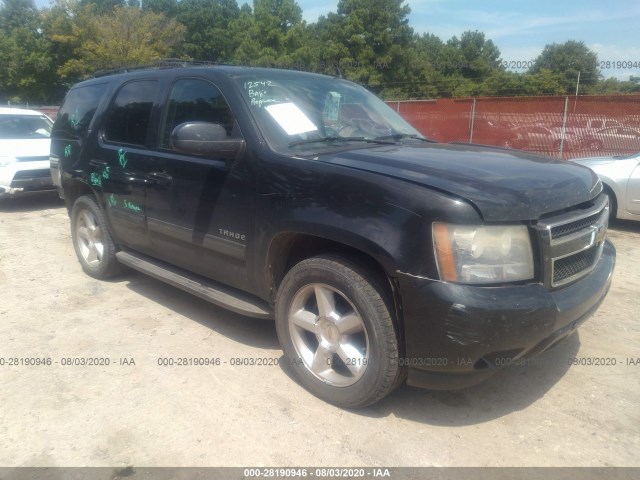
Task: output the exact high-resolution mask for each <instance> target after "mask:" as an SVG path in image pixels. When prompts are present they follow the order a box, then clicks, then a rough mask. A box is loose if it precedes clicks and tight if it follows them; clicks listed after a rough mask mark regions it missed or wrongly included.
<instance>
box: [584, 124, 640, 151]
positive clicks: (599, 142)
mask: <svg viewBox="0 0 640 480" xmlns="http://www.w3.org/2000/svg"><path fill="white" fill-rule="evenodd" d="M581 144H582V146H583V147H584V148H588V149H589V150H594V151H603V150H604V151H611V152H632V151H638V150H640V130H636V129H634V128H629V127H623V126H619V127H608V128H603V129H601V130H597V131H595V132H592V133H588V134H586V135H584V136H583V137H582V139H581Z"/></svg>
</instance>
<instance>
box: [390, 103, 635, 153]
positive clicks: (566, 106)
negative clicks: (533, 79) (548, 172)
mask: <svg viewBox="0 0 640 480" xmlns="http://www.w3.org/2000/svg"><path fill="white" fill-rule="evenodd" d="M387 103H388V104H389V105H390V106H391V107H392V108H394V109H395V110H396V111H397V112H398V113H400V115H402V116H403V117H404V118H405V120H407V121H408V122H409V123H411V124H412V125H413V126H414V127H415V128H416V129H417V130H419V131H420V132H421V133H422V134H423V135H425V136H426V137H428V138H431V139H433V140H437V141H439V142H465V143H479V144H485V145H493V146H498V147H505V148H515V149H520V150H526V151H530V152H534V153H539V154H544V155H548V156H551V157H554V158H561V159H565V160H566V159H570V158H577V157H592V156H604V155H628V154H631V153H636V152H639V151H640V95H609V96H563V97H485V98H464V99H449V98H447V99H438V100H409V101H397V102H394V101H389V102H387Z"/></svg>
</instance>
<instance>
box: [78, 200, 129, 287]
mask: <svg viewBox="0 0 640 480" xmlns="http://www.w3.org/2000/svg"><path fill="white" fill-rule="evenodd" d="M71 238H72V240H73V248H74V250H75V251H76V256H77V257H78V260H79V261H80V265H81V266H82V270H84V272H85V273H86V274H87V275H89V276H91V277H93V278H97V279H100V280H103V279H107V278H110V277H113V276H114V275H117V274H118V273H121V272H122V271H123V269H124V267H123V266H122V264H121V263H119V262H118V260H117V259H116V252H117V251H118V250H117V248H116V246H115V244H114V242H113V239H112V237H111V234H110V232H109V225H108V223H107V221H106V219H105V217H104V214H103V213H102V210H100V207H99V206H98V204H97V203H96V201H95V199H94V198H93V197H90V196H82V197H79V198H78V199H77V200H76V201H75V203H74V204H73V207H72V209H71Z"/></svg>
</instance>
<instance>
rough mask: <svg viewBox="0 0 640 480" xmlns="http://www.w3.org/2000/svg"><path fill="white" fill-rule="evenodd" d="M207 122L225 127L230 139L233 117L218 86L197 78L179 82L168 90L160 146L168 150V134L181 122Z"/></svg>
mask: <svg viewBox="0 0 640 480" xmlns="http://www.w3.org/2000/svg"><path fill="white" fill-rule="evenodd" d="M185 122H210V123H217V124H220V125H222V126H223V127H224V129H225V130H226V131H227V135H228V136H229V137H232V136H235V135H233V133H235V132H233V133H232V130H233V127H234V124H235V117H234V116H233V113H232V112H231V108H229V105H228V104H227V101H226V100H225V98H224V97H223V96H222V93H221V92H220V90H218V87H216V86H215V85H213V84H212V83H210V82H208V81H206V80H201V79H197V78H183V79H181V80H178V81H177V82H176V83H175V84H174V86H173V89H172V90H171V95H170V96H169V101H168V102H167V111H166V115H165V120H164V125H163V128H162V136H161V147H162V148H166V149H171V148H172V147H171V132H173V129H174V128H176V127H177V126H178V125H180V124H181V123H185Z"/></svg>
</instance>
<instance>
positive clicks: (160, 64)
mask: <svg viewBox="0 0 640 480" xmlns="http://www.w3.org/2000/svg"><path fill="white" fill-rule="evenodd" d="M214 65H222V64H220V63H218V62H212V61H208V60H183V59H180V58H164V59H161V60H157V61H155V62H153V63H150V64H146V65H132V66H128V67H119V68H113V69H106V70H98V71H96V72H94V73H93V74H92V75H91V78H98V77H106V76H109V75H116V74H118V73H128V72H132V71H136V70H153V69H162V68H186V67H202V66H214Z"/></svg>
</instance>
